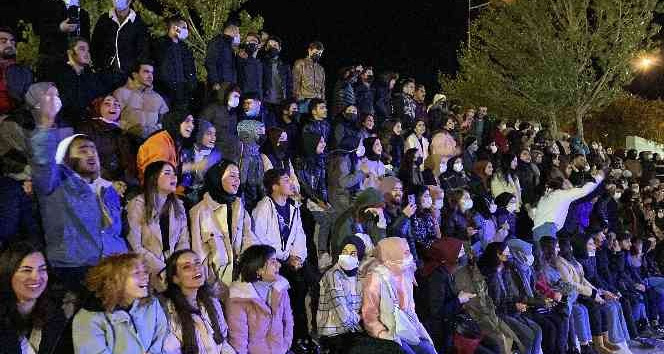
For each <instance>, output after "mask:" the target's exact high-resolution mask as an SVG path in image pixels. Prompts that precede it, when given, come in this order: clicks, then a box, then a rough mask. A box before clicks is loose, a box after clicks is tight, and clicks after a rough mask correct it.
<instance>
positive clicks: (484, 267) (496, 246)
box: [477, 242, 507, 275]
mask: <svg viewBox="0 0 664 354" xmlns="http://www.w3.org/2000/svg"><path fill="white" fill-rule="evenodd" d="M505 248H507V243H505V242H491V243H490V244H488V245H487V246H486V249H485V250H484V253H482V256H480V258H479V260H478V264H477V265H478V266H479V267H480V270H481V271H482V273H483V274H484V275H487V274H490V273H492V272H493V271H495V270H496V268H498V266H499V265H500V258H499V257H498V254H499V253H503V251H505Z"/></svg>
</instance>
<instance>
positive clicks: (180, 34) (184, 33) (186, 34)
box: [178, 28, 189, 41]
mask: <svg viewBox="0 0 664 354" xmlns="http://www.w3.org/2000/svg"><path fill="white" fill-rule="evenodd" d="M187 37H189V30H188V29H186V28H180V32H178V39H179V40H181V41H184V40H185V39H187Z"/></svg>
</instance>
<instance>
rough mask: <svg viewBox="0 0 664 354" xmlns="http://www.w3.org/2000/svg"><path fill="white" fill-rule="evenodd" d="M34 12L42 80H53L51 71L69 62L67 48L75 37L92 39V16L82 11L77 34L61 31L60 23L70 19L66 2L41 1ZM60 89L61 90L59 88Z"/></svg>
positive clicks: (56, 0) (54, 0)
mask: <svg viewBox="0 0 664 354" xmlns="http://www.w3.org/2000/svg"><path fill="white" fill-rule="evenodd" d="M36 10H37V11H34V15H35V18H34V19H33V21H32V23H33V27H34V30H35V33H36V34H37V35H38V36H39V59H40V65H39V66H40V69H39V74H40V79H41V80H52V76H51V70H52V69H56V68H58V67H59V66H61V65H63V64H64V63H66V62H67V46H68V44H69V40H70V39H72V38H74V37H83V38H86V39H88V40H89V39H90V15H89V14H88V12H87V11H85V10H83V9H80V12H78V15H79V21H80V25H79V26H80V27H79V30H78V31H77V32H73V33H64V32H62V31H60V23H61V22H62V21H64V20H66V19H67V18H68V11H67V9H66V7H65V4H64V2H62V1H58V0H41V1H39V5H38V6H37V8H36ZM58 88H60V87H59V86H58Z"/></svg>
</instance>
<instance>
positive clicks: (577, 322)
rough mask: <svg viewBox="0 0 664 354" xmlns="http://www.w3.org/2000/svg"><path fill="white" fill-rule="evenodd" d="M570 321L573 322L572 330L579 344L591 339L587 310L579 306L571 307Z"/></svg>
mask: <svg viewBox="0 0 664 354" xmlns="http://www.w3.org/2000/svg"><path fill="white" fill-rule="evenodd" d="M572 321H574V330H575V333H576V338H577V339H578V340H579V342H588V341H590V340H591V339H592V334H591V333H590V319H589V314H588V309H587V308H586V307H585V306H583V305H581V304H576V303H575V304H574V305H573V306H572Z"/></svg>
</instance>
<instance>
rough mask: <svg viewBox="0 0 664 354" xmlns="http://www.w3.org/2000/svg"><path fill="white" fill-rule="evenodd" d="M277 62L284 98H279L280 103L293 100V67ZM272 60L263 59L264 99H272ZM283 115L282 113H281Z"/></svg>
mask: <svg viewBox="0 0 664 354" xmlns="http://www.w3.org/2000/svg"><path fill="white" fill-rule="evenodd" d="M276 60H277V71H278V73H279V77H280V78H281V92H283V94H284V95H283V97H279V98H278V99H279V101H282V100H287V99H290V98H293V73H292V71H291V66H290V65H288V64H285V63H284V62H282V61H281V60H279V59H276ZM272 63H273V60H272V59H267V58H265V59H263V98H264V99H265V98H267V97H270V91H271V90H272ZM279 113H280V114H281V112H279Z"/></svg>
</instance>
